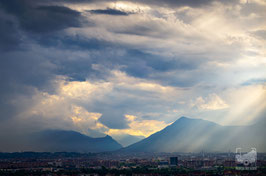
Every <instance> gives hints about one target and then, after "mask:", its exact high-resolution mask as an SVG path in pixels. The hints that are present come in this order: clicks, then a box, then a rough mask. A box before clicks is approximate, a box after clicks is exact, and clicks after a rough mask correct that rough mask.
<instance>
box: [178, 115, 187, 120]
mask: <svg viewBox="0 0 266 176" xmlns="http://www.w3.org/2000/svg"><path fill="white" fill-rule="evenodd" d="M189 119H190V118H188V117H185V116H182V117H180V118H179V119H177V120H189Z"/></svg>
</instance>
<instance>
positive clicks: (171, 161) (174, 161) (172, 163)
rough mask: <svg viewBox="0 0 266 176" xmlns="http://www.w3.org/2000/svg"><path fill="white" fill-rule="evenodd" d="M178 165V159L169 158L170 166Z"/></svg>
mask: <svg viewBox="0 0 266 176" xmlns="http://www.w3.org/2000/svg"><path fill="white" fill-rule="evenodd" d="M177 164H178V157H170V165H171V166H177Z"/></svg>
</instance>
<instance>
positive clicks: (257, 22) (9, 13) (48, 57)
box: [0, 0, 266, 151]
mask: <svg viewBox="0 0 266 176" xmlns="http://www.w3.org/2000/svg"><path fill="white" fill-rule="evenodd" d="M0 82H1V83H0V113H1V114H0V140H1V146H0V151H18V150H19V149H20V148H19V146H21V144H22V143H23V141H22V139H23V138H24V137H25V136H27V135H30V134H32V133H35V132H38V131H41V130H48V129H49V130H55V129H56V130H72V131H76V132H79V133H81V134H84V135H87V136H90V137H94V138H100V137H101V138H102V137H105V136H106V135H108V136H111V137H112V138H113V139H115V140H116V141H117V142H118V143H120V144H122V145H123V146H127V145H129V144H133V143H134V142H137V141H139V140H141V139H143V138H146V137H148V136H150V135H151V134H153V133H155V132H158V131H160V130H162V129H164V128H165V127H167V126H168V125H171V124H172V123H173V122H175V121H176V120H177V119H179V118H180V117H182V116H185V117H189V118H193V119H204V120H208V121H210V122H214V123H217V124H219V125H221V126H248V125H252V124H255V123H257V122H260V121H261V120H265V118H266V1H265V0H223V1H219V0H178V1H175V0H164V1H161V0H135V1H133V0H132V1H130V0H125V1H109V0H67V1H63V0H46V1H42V0H1V1H0ZM203 127H204V128H205V126H203ZM261 127H263V128H264V126H261ZM206 135H208V134H206ZM260 136H261V137H263V136H265V134H261V135H260ZM114 145H116V144H114ZM263 147H264V149H265V150H266V147H265V145H263Z"/></svg>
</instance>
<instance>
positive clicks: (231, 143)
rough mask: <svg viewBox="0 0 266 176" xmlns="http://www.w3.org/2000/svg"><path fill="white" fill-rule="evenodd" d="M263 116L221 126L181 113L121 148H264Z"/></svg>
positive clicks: (265, 149) (132, 150)
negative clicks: (251, 122) (245, 123)
mask: <svg viewBox="0 0 266 176" xmlns="http://www.w3.org/2000/svg"><path fill="white" fill-rule="evenodd" d="M265 125H266V123H265V120H262V121H260V122H258V123H257V124H254V125H251V126H221V125H218V124H216V123H213V122H210V121H206V120H201V119H190V118H187V117H181V118H179V119H178V120H177V121H175V122H174V123H172V124H171V125H169V126H167V127H166V128H164V129H163V130H161V131H159V132H157V133H154V134H152V135H151V136H149V137H148V138H146V139H143V140H141V141H139V142H137V143H135V144H132V145H130V146H128V147H126V148H123V149H122V150H121V151H123V152H201V151H206V152H228V151H229V150H230V151H235V150H236V148H238V147H240V148H245V149H250V148H252V147H255V148H257V150H258V151H260V152H266V140H265V135H266V129H265V127H266V126H265Z"/></svg>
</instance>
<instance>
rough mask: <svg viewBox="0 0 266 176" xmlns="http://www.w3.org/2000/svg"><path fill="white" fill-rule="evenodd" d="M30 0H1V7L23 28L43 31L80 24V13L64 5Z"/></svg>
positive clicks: (38, 31) (36, 31) (30, 30)
mask: <svg viewBox="0 0 266 176" xmlns="http://www.w3.org/2000/svg"><path fill="white" fill-rule="evenodd" d="M36 2H37V1H36ZM36 2H35V1H31V0H12V1H9V0H2V1H0V5H1V6H2V8H3V9H4V10H5V11H6V12H7V13H10V14H12V15H15V16H16V17H17V19H18V20H19V23H20V25H21V27H22V28H23V29H25V30H26V31H29V32H35V33H45V32H53V31H57V30H62V29H65V28H67V27H79V26H81V23H80V20H81V19H80V17H81V14H80V13H79V12H77V11H75V10H72V9H69V8H68V7H64V6H50V5H47V6H39V5H38V4H36Z"/></svg>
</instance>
